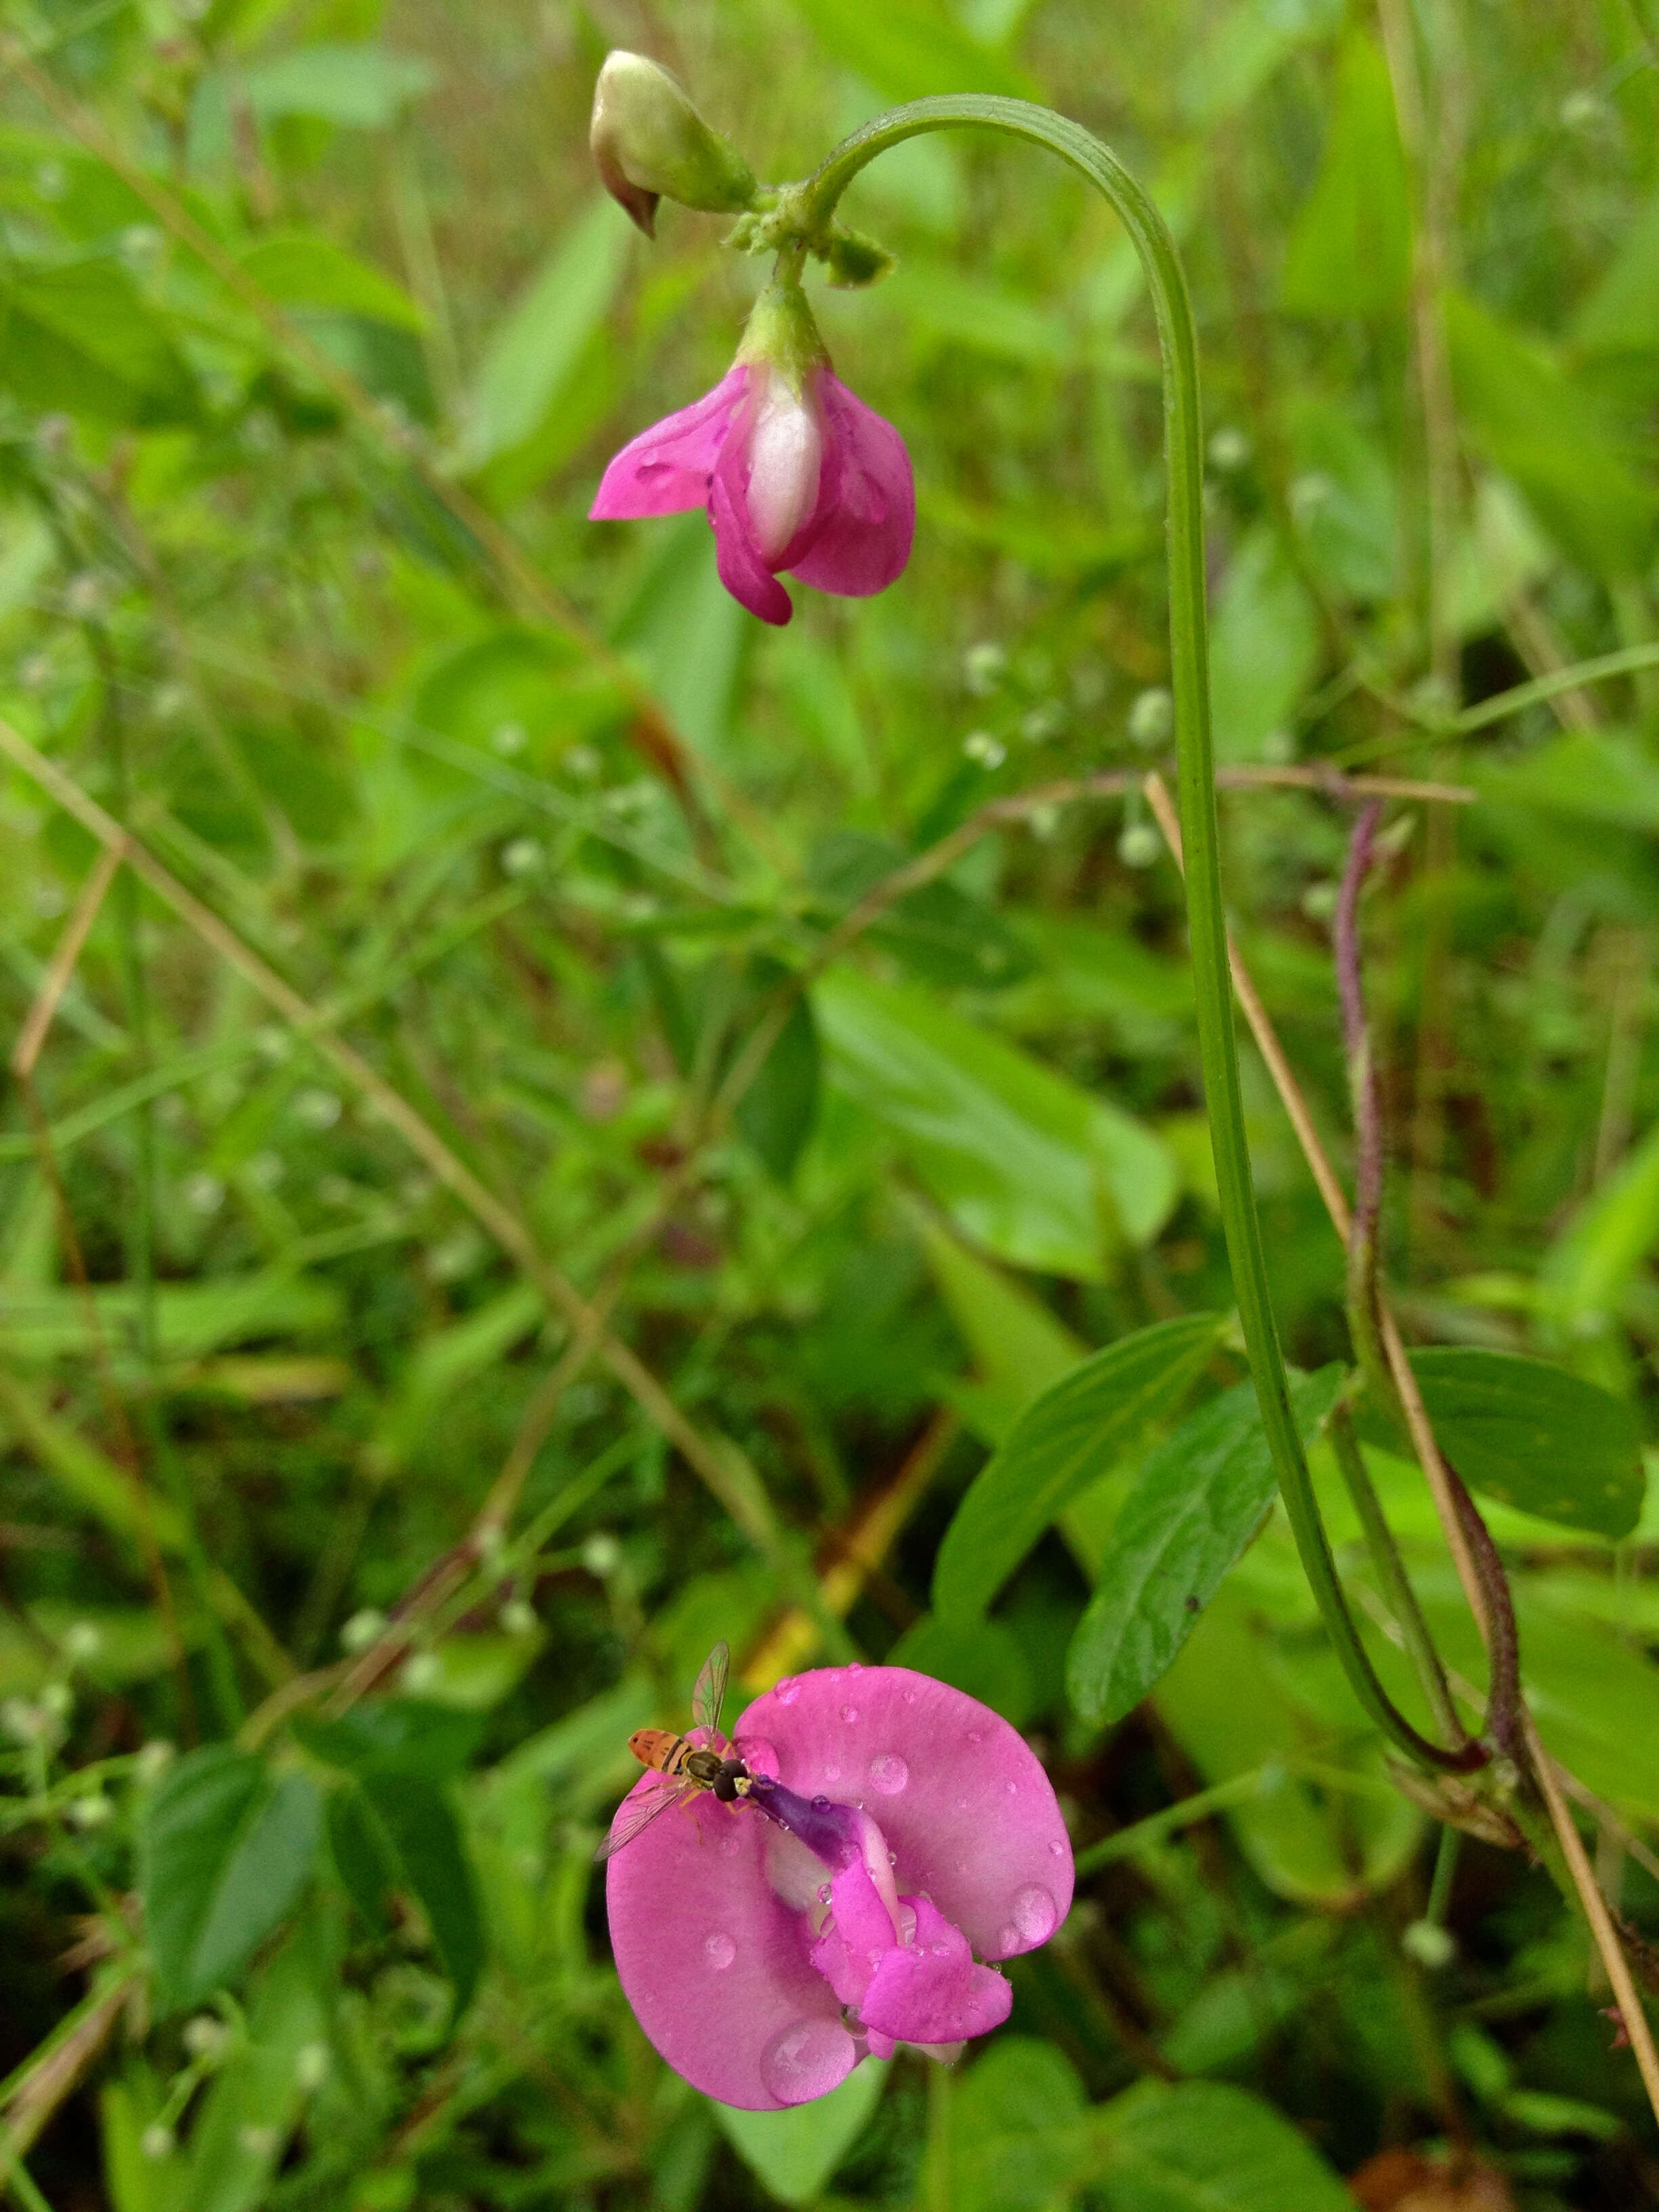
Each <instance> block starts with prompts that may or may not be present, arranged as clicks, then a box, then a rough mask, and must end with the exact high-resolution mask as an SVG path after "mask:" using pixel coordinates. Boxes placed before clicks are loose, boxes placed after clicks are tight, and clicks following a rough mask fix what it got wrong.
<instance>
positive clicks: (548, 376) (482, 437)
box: [458, 192, 630, 473]
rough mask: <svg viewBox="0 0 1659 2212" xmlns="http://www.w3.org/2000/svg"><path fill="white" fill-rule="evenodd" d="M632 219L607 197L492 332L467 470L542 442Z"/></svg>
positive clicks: (470, 405) (465, 445) (597, 317)
mask: <svg viewBox="0 0 1659 2212" xmlns="http://www.w3.org/2000/svg"><path fill="white" fill-rule="evenodd" d="M629 236H630V232H629V223H628V218H627V216H625V215H624V214H623V211H622V210H621V209H620V208H619V207H618V206H617V204H616V203H615V202H614V201H613V200H612V199H611V197H610V196H609V195H608V194H607V193H604V192H601V193H600V194H599V196H598V197H597V198H595V199H592V200H591V201H590V202H589V203H588V204H587V206H586V208H585V209H584V210H582V212H581V213H580V215H579V216H577V217H576V219H575V221H574V222H573V223H572V224H571V225H570V227H569V228H568V230H567V231H566V232H565V234H564V235H563V237H562V239H561V240H559V243H558V244H557V246H555V247H554V249H553V251H552V252H551V253H550V254H549V256H548V257H547V258H546V259H545V260H544V262H543V264H542V265H541V267H540V268H539V269H538V270H537V272H536V274H535V276H532V278H531V280H530V283H529V284H528V285H527V286H526V289H525V290H524V291H523V292H522V293H521V294H520V297H519V299H518V300H517V301H515V303H514V304H513V307H510V308H509V309H508V310H507V314H506V316H505V317H504V318H503V319H502V320H501V322H500V323H499V324H498V325H496V327H495V331H493V332H492V334H491V336H490V339H489V344H488V346H487V347H486V348H485V349H484V356H483V361H482V362H480V363H479V367H478V373H477V377H476V379H475V380H474V382H473V386H472V392H471V398H469V400H468V402H467V407H466V429H465V435H464V436H463V438H462V441H461V450H460V453H459V457H458V459H459V466H460V467H461V468H462V469H463V470H464V471H467V472H468V473H472V472H475V471H477V470H480V469H482V468H483V467H484V465H486V464H487V463H489V462H490V461H494V460H495V459H498V458H500V457H501V456H502V455H504V454H507V453H511V452H513V450H514V449H515V448H517V447H523V446H526V445H528V444H529V443H531V441H532V440H534V439H535V438H536V437H537V435H538V432H539V431H540V430H541V428H542V426H543V424H544V422H545V421H546V419H547V417H548V416H549V415H550V413H552V411H553V410H555V409H556V407H557V406H558V404H559V401H560V398H561V396H562V393H563V392H564V390H565V387H566V386H567V385H568V382H569V381H570V380H571V379H572V377H573V376H574V374H575V372H576V369H577V368H578V365H579V363H580V360H581V357H582V356H583V353H584V351H585V350H586V347H587V345H588V343H589V342H590V341H591V340H592V338H593V337H594V336H595V334H596V333H597V332H598V331H599V329H600V328H601V326H602V325H603V324H604V321H605V316H606V314H607V313H609V311H610V307H611V301H612V300H613V299H614V298H615V296H616V291H617V283H618V282H619V281H620V279H621V276H622V273H623V269H624V268H625V267H626V265H627V259H628V246H629Z"/></svg>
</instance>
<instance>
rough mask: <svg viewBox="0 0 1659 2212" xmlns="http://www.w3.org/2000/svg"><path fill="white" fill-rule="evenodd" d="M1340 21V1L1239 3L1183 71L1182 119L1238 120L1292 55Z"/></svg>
mask: <svg viewBox="0 0 1659 2212" xmlns="http://www.w3.org/2000/svg"><path fill="white" fill-rule="evenodd" d="M1341 17H1342V5H1341V0H1238V5H1237V6H1236V7H1235V8H1233V9H1231V11H1230V12H1229V13H1228V14H1227V15H1224V16H1223V17H1222V18H1221V21H1219V22H1218V24H1217V25H1216V27H1215V28H1214V29H1213V30H1212V32H1211V33H1210V34H1209V36H1208V37H1207V38H1206V40H1204V42H1203V44H1202V45H1201V46H1200V47H1199V48H1198V51H1197V52H1195V53H1194V55H1193V56H1192V58H1191V59H1190V60H1189V61H1188V63H1187V64H1186V66H1185V68H1184V69H1183V70H1182V73H1181V78H1180V90H1181V106H1182V112H1183V113H1184V114H1185V115H1186V117H1187V118H1188V120H1189V121H1191V122H1193V123H1195V124H1198V125H1213V124H1217V123H1220V122H1223V121H1225V118H1227V117H1229V116H1231V115H1237V113H1238V112H1239V111H1240V110H1241V109H1242V108H1243V107H1245V106H1248V105H1249V102H1250V101H1251V100H1254V99H1255V95H1256V94H1257V93H1258V92H1260V91H1261V88H1262V87H1263V86H1264V85H1265V84H1266V83H1267V82H1268V80H1269V78H1271V77H1272V76H1273V74H1274V73H1275V71H1277V70H1279V69H1281V68H1282V67H1283V66H1284V64H1285V62H1287V61H1288V60H1289V59H1290V58H1291V55H1292V54H1293V53H1296V52H1297V51H1298V50H1299V49H1300V48H1301V47H1303V46H1307V45H1308V44H1310V42H1311V41H1312V40H1316V39H1319V38H1322V37H1323V36H1324V35H1325V34H1326V33H1327V32H1328V31H1330V30H1332V29H1334V27H1335V26H1336V25H1337V24H1338V23H1340V21H1341Z"/></svg>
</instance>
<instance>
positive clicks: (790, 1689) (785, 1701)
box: [772, 1677, 800, 1705]
mask: <svg viewBox="0 0 1659 2212" xmlns="http://www.w3.org/2000/svg"><path fill="white" fill-rule="evenodd" d="M772 1694H773V1696H774V1697H775V1699H777V1701H778V1703H779V1704H780V1705H793V1704H794V1702H795V1700H796V1699H797V1698H798V1697H799V1695H800V1684H799V1682H792V1681H790V1680H788V1679H787V1677H786V1678H785V1680H782V1681H781V1682H780V1683H779V1684H778V1686H777V1688H776V1689H775V1691H774V1692H772Z"/></svg>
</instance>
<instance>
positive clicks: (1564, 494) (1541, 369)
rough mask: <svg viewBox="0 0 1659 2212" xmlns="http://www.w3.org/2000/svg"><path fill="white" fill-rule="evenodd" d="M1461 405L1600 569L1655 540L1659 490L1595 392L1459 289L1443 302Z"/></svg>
mask: <svg viewBox="0 0 1659 2212" xmlns="http://www.w3.org/2000/svg"><path fill="white" fill-rule="evenodd" d="M1444 313H1445V321H1446V339H1447V344H1448V346H1449V350H1450V356H1451V368H1452V378H1453V381H1454V383H1455V386H1456V389H1457V399H1458V404H1459V406H1460V407H1461V409H1462V411H1463V414H1464V416H1465V418H1466V420H1467V421H1468V426H1469V429H1470V432H1471V435H1473V437H1474V440H1475V441H1476V442H1477V443H1478V444H1480V446H1482V447H1484V448H1485V450H1486V453H1487V454H1488V455H1489V456H1490V458H1491V459H1492V461H1493V462H1494V463H1495V464H1496V465H1497V466H1498V467H1499V468H1500V469H1503V470H1504V471H1505V472H1506V473H1507V474H1508V475H1510V476H1511V477H1514V479H1515V481H1516V483H1517V484H1519V485H1520V487H1521V489H1522V491H1523V492H1524V493H1525V494H1526V495H1527V497H1528V500H1530V501H1531V502H1532V504H1533V506H1534V507H1535V508H1536V509H1537V512H1538V514H1539V516H1540V518H1541V520H1542V521H1543V522H1544V524H1545V526H1546V527H1547V529H1548V530H1549V531H1550V532H1551V533H1552V534H1553V536H1554V537H1555V538H1556V539H1557V540H1558V542H1559V544H1561V545H1562V546H1563V547H1564V548H1565V550H1566V551H1568V552H1569V553H1571V555H1572V556H1573V557H1574V558H1575V559H1576V560H1579V561H1582V562H1584V564H1585V566H1586V567H1587V568H1590V569H1591V570H1592V571H1594V572H1595V574H1598V575H1620V574H1625V573H1626V572H1628V571H1630V570H1632V569H1634V568H1639V567H1640V566H1641V565H1642V564H1643V562H1644V561H1646V560H1647V559H1648V558H1649V557H1650V554H1651V552H1652V549H1653V542H1654V533H1655V526H1656V522H1659V494H1656V493H1655V491H1654V490H1653V489H1652V488H1651V487H1650V485H1648V484H1646V483H1644V482H1642V481H1641V480H1640V479H1639V478H1638V477H1637V476H1636V475H1635V474H1634V472H1633V471H1632V466H1631V460H1630V456H1629V454H1628V453H1627V452H1626V449H1625V447H1623V446H1622V445H1621V444H1620V441H1619V440H1618V439H1617V438H1616V437H1615V435H1614V434H1613V431H1612V430H1611V429H1610V428H1609V427H1608V426H1607V422H1605V421H1604V420H1603V419H1602V416H1601V410H1600V409H1599V408H1598V407H1597V405H1596V404H1595V400H1594V398H1592V396H1591V395H1590V393H1589V392H1587V391H1586V390H1585V389H1584V388H1583V386H1582V385H1577V384H1575V383H1574V382H1573V381H1572V380H1571V378H1569V377H1568V376H1567V375H1566V374H1565V373H1564V372H1563V371H1562V369H1561V368H1559V365H1558V364H1557V362H1555V361H1554V360H1553V358H1552V356H1550V354H1549V353H1548V352H1547V349H1545V347H1544V346H1543V345H1542V344H1541V343H1540V342H1539V341H1538V340H1537V339H1535V338H1533V337H1529V336H1528V335H1527V334H1526V333H1524V332H1522V331H1518V330H1516V329H1515V328H1513V327H1512V326H1511V325H1509V324H1507V323H1504V322H1501V321H1500V320H1499V319H1498V317H1497V316H1495V315H1493V314H1491V313H1488V311H1487V310H1486V308H1485V307H1480V306H1479V305H1477V304H1476V302H1475V301H1473V300H1471V299H1468V298H1467V297H1465V296H1464V295H1462V294H1461V293H1456V292H1452V293H1449V294H1448V295H1447V296H1446V300H1445V303H1444Z"/></svg>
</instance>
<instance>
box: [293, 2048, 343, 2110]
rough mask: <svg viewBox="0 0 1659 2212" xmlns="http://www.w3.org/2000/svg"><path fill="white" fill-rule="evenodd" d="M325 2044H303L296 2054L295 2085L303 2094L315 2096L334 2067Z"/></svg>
mask: <svg viewBox="0 0 1659 2212" xmlns="http://www.w3.org/2000/svg"><path fill="white" fill-rule="evenodd" d="M333 2063H334V2062H333V2059H332V2058H331V2056H330V2054H329V2048H328V2045H327V2044H325V2043H302V2044H301V2045H300V2048H299V2049H298V2050H297V2051H295V2054H294V2083H295V2087H296V2088H297V2089H299V2090H300V2091H301V2093H302V2094H304V2095H305V2096H307V2097H310V2096H314V2095H315V2093H317V2091H318V2090H319V2089H320V2088H321V2087H322V2086H323V2084H324V2082H325V2081H327V2079H328V2077H329V2074H330V2071H331V2068H332V2066H333Z"/></svg>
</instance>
